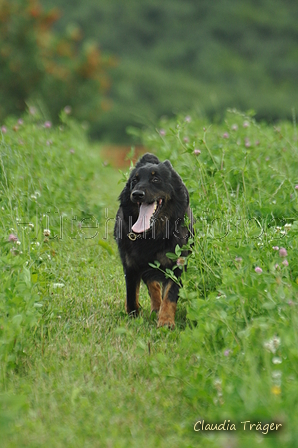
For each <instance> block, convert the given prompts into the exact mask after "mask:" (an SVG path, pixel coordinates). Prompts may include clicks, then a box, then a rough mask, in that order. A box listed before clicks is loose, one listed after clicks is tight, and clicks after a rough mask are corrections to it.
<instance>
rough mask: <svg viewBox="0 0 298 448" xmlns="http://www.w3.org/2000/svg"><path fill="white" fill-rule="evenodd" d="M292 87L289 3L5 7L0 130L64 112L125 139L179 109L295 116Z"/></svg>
mask: <svg viewBox="0 0 298 448" xmlns="http://www.w3.org/2000/svg"><path fill="white" fill-rule="evenodd" d="M297 81H298V2H295V1H293V0H213V1H208V0H163V1H162V2H161V1H160V0H126V1H125V2H124V1H123V0H84V1H83V2H82V1H81V0H80V1H79V0H51V2H49V1H48V0H0V124H1V123H2V122H3V120H4V118H5V117H6V116H7V115H11V114H14V115H15V116H19V115H20V114H21V113H22V111H24V110H25V109H26V107H27V106H30V107H31V108H33V107H38V108H40V109H41V110H42V111H43V114H44V115H45V117H46V118H47V119H49V120H51V121H53V122H55V121H56V120H57V119H58V115H59V111H60V110H61V109H63V108H64V107H65V106H69V107H71V110H72V113H73V115H74V116H75V117H77V118H78V119H79V120H81V121H86V122H87V123H88V124H89V131H90V135H91V137H93V138H95V139H99V140H101V141H103V142H109V143H117V144H118V143H121V144H129V143H130V141H131V137H130V136H129V135H128V134H127V132H126V130H127V128H128V127H129V126H143V125H148V124H149V125H150V124H152V123H155V122H156V120H157V118H159V117H161V116H164V115H167V116H171V115H173V114H175V113H177V112H179V113H181V112H185V113H189V112H190V111H192V110H194V111H196V113H198V114H202V115H206V116H207V117H208V118H209V119H211V120H213V121H220V120H221V119H222V118H223V115H224V112H225V110H226V109H227V108H237V109H240V110H242V111H247V110H251V109H253V110H254V111H255V113H256V118H257V119H258V120H266V121H268V122H272V121H276V120H278V119H284V118H290V119H292V117H293V113H294V110H295V109H296V111H297V110H298V86H297ZM26 105H27V106H26ZM69 110H70V109H69Z"/></svg>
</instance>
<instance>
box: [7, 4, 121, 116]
mask: <svg viewBox="0 0 298 448" xmlns="http://www.w3.org/2000/svg"><path fill="white" fill-rule="evenodd" d="M59 17H60V12H59V10H58V9H57V8H52V9H51V10H49V11H44V10H43V8H42V6H41V4H40V2H39V0H14V1H13V2H11V1H10V0H1V1H0V67H1V70H0V120H3V118H4V117H5V116H6V115H9V114H20V113H21V112H22V111H23V110H24V109H25V107H26V102H27V101H29V102H30V101H33V102H35V101H40V99H41V100H42V102H43V103H44V104H45V105H46V108H47V109H48V111H49V114H50V116H51V118H52V119H55V117H57V116H58V113H59V111H60V110H61V109H62V108H63V107H64V106H66V105H69V106H71V107H72V109H73V111H74V114H75V115H76V116H77V117H78V118H80V119H84V120H89V121H91V122H92V121H94V118H95V117H97V116H98V115H99V114H100V113H101V112H102V110H103V109H106V108H108V102H107V100H106V93H107V91H108V89H109V87H110V80H109V77H108V75H107V71H108V69H109V68H110V67H111V66H112V65H113V62H114V61H113V59H112V58H108V57H105V56H103V55H102V54H101V52H100V50H99V48H98V45H97V44H95V43H86V42H84V41H82V34H81V32H80V30H79V29H78V27H75V26H74V27H69V28H68V29H67V31H66V32H65V33H64V34H62V33H60V34H58V33H57V32H56V31H54V30H53V26H54V24H55V23H56V21H57V20H58V18H59Z"/></svg>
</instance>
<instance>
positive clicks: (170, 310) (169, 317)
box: [157, 282, 177, 330]
mask: <svg viewBox="0 0 298 448" xmlns="http://www.w3.org/2000/svg"><path fill="white" fill-rule="evenodd" d="M171 286H172V283H171V282H170V283H169V284H168V285H167V286H166V288H165V290H164V294H163V295H164V297H163V301H162V302H161V307H160V311H159V318H158V324H157V327H169V328H171V329H172V330H173V329H174V328H175V313H176V308H177V303H175V302H170V300H169V299H168V293H169V291H170V289H171Z"/></svg>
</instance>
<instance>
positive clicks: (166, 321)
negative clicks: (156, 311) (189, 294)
mask: <svg viewBox="0 0 298 448" xmlns="http://www.w3.org/2000/svg"><path fill="white" fill-rule="evenodd" d="M160 327H168V328H169V329H170V330H174V328H175V321H174V319H172V318H171V317H170V316H159V319H158V323H157V328H160Z"/></svg>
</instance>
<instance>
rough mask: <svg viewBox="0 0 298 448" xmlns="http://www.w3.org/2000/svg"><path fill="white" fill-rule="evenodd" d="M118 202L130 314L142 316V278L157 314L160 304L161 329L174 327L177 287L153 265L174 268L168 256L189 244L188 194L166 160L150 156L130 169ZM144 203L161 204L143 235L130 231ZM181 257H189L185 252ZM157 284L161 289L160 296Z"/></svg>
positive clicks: (118, 238)
mask: <svg viewBox="0 0 298 448" xmlns="http://www.w3.org/2000/svg"><path fill="white" fill-rule="evenodd" d="M119 200H120V207H119V210H118V212H117V216H116V224H115V229H114V236H115V239H116V242H117V244H118V248H119V253H120V257H121V261H122V264H123V269H124V274H125V279H126V310H127V312H128V313H133V314H135V315H136V314H138V307H139V304H138V290H139V285H140V281H141V279H142V280H143V281H144V282H145V283H146V285H147V287H148V290H149V294H150V296H151V304H152V306H151V309H152V311H159V307H160V305H161V309H160V313H159V322H158V325H159V326H161V325H167V326H170V327H173V326H174V315H173V314H175V309H176V303H177V300H178V293H179V285H177V284H176V283H174V282H173V281H172V280H169V279H166V278H165V276H164V274H163V273H162V272H161V271H159V270H157V269H154V268H152V267H150V266H149V263H154V261H155V260H157V261H159V263H160V268H161V269H162V270H163V271H165V270H166V269H167V268H170V269H171V268H173V266H174V265H175V263H176V262H175V261H172V260H170V259H169V258H168V257H167V256H166V253H168V252H175V247H176V245H177V244H178V245H179V246H183V245H185V244H186V243H187V241H188V238H189V236H190V233H191V232H192V228H191V229H190V228H188V227H186V225H185V215H187V216H188V217H189V219H190V223H192V212H191V210H190V207H189V194H188V191H187V189H186V187H185V185H184V183H183V182H182V179H181V178H180V176H179V175H178V174H177V173H176V171H174V169H173V167H172V165H171V163H170V162H169V161H168V160H166V161H165V162H160V161H159V159H158V158H157V157H156V156H154V155H153V154H149V153H147V154H145V155H144V156H143V157H142V158H141V159H140V160H139V161H138V163H137V164H136V166H135V168H134V169H133V170H132V172H131V174H130V177H129V180H128V181H127V183H126V185H125V187H124V189H123V191H122V192H121V194H120V197H119ZM160 200H162V201H160ZM155 201H157V202H155ZM143 203H144V204H145V206H146V204H152V203H154V204H155V205H156V204H158V205H157V207H158V208H157V211H156V215H154V216H153V221H152V222H154V224H153V225H152V227H151V228H150V229H148V230H146V231H142V233H140V232H138V233H135V232H133V231H132V227H133V225H134V224H135V223H136V221H137V220H138V216H139V210H140V208H139V207H140V204H143ZM160 204H161V205H160ZM159 207H160V208H159ZM182 255H183V256H186V255H187V252H184V253H183V254H182ZM181 272H182V271H181V269H179V268H177V269H175V275H176V276H180V275H181ZM159 283H162V286H163V292H162V295H161V290H160V288H159ZM159 291H160V292H159ZM159 295H160V299H159ZM162 299H163V301H162V302H161V304H159V302H160V301H161V300H162ZM171 310H172V311H171ZM168 315H169V316H168Z"/></svg>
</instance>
